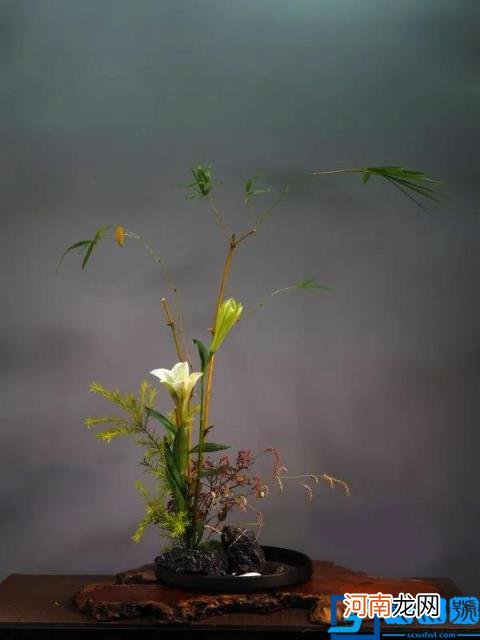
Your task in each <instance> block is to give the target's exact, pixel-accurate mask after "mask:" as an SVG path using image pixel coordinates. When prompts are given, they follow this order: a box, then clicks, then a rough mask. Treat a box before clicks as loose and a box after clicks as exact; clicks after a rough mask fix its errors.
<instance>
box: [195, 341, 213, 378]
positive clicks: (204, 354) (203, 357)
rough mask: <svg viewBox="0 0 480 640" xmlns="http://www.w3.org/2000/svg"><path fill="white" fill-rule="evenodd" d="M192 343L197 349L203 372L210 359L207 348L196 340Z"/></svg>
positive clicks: (210, 355)
mask: <svg viewBox="0 0 480 640" xmlns="http://www.w3.org/2000/svg"><path fill="white" fill-rule="evenodd" d="M193 343H194V344H195V345H196V347H197V349H198V355H199V358H200V364H201V365H202V371H205V368H206V366H207V364H208V362H209V360H210V358H211V357H212V354H211V352H210V351H209V350H208V349H207V347H206V346H205V345H204V344H203V342H202V341H201V340H197V339H196V338H195V339H194V340H193Z"/></svg>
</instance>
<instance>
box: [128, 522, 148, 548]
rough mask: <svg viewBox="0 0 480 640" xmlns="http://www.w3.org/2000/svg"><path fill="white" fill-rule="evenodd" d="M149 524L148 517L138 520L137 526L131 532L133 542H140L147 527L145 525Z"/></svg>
mask: <svg viewBox="0 0 480 640" xmlns="http://www.w3.org/2000/svg"><path fill="white" fill-rule="evenodd" d="M150 524H151V522H150V521H149V520H148V518H143V519H142V520H140V522H139V523H138V525H137V528H136V529H135V531H134V533H133V534H132V540H133V542H136V543H137V544H138V543H139V542H140V540H141V539H142V538H143V536H144V534H145V531H146V529H147V527H148V526H149V525H150Z"/></svg>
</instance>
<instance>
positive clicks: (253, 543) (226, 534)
mask: <svg viewBox="0 0 480 640" xmlns="http://www.w3.org/2000/svg"><path fill="white" fill-rule="evenodd" d="M222 544H223V548H224V549H225V551H226V554H227V557H228V569H229V571H230V573H236V574H242V573H247V572H249V571H256V572H258V573H261V572H262V569H263V566H264V564H265V553H264V552H263V549H262V547H261V546H260V545H259V543H258V540H257V538H256V537H255V533H254V532H253V531H251V530H250V529H241V528H240V527H232V526H230V525H225V526H224V527H223V529H222Z"/></svg>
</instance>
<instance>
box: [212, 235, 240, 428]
mask: <svg viewBox="0 0 480 640" xmlns="http://www.w3.org/2000/svg"><path fill="white" fill-rule="evenodd" d="M237 244H238V243H237V241H236V240H235V234H233V235H232V237H231V238H230V243H229V245H228V251H227V256H226V258H225V264H224V267H223V273H222V278H221V281H220V287H219V290H218V296H217V304H216V307H215V314H214V317H213V325H212V328H211V332H212V335H213V332H214V330H215V325H216V323H217V318H218V313H219V310H220V305H221V304H222V302H223V298H224V296H225V287H226V285H227V280H228V276H229V275H230V269H231V267H232V260H233V254H234V253H235V249H236V248H237ZM214 370H215V354H213V355H212V357H211V358H210V362H209V365H208V371H207V386H206V393H205V403H204V406H203V425H204V428H205V427H206V426H207V425H208V417H209V412H210V397H211V394H212V384H213V373H214Z"/></svg>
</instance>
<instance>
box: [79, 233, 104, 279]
mask: <svg viewBox="0 0 480 640" xmlns="http://www.w3.org/2000/svg"><path fill="white" fill-rule="evenodd" d="M109 229H110V227H109V226H108V227H100V228H99V229H97V231H96V232H95V235H94V236H93V239H92V241H91V242H90V244H89V246H88V248H87V251H86V253H85V256H84V258H83V260H82V269H85V267H86V266H87V262H88V261H89V260H90V256H91V255H92V252H93V250H94V248H95V247H96V246H97V244H98V241H99V240H100V239H101V238H102V237H103V235H104V234H105V233H106V232H107V231H108V230H109Z"/></svg>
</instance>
